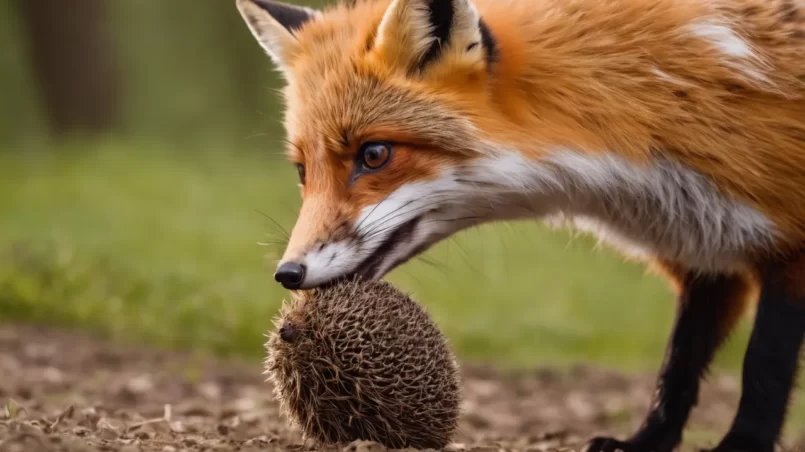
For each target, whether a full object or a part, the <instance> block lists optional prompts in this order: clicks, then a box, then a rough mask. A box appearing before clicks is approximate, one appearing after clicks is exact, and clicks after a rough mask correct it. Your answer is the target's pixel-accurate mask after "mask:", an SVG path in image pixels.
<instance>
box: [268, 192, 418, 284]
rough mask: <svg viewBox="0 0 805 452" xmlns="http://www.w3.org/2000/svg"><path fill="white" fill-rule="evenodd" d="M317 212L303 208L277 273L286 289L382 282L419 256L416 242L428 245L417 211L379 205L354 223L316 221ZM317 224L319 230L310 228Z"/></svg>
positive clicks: (334, 220)
mask: <svg viewBox="0 0 805 452" xmlns="http://www.w3.org/2000/svg"><path fill="white" fill-rule="evenodd" d="M305 210H306V212H305ZM305 213H307V215H306V214H305ZM318 214H319V212H317V211H315V210H312V209H303V213H302V214H301V215H300V217H299V220H298V221H297V225H296V226H295V227H294V231H293V232H292V234H291V240H290V242H289V246H288V248H287V249H286V252H285V255H284V256H283V258H282V260H281V261H280V263H279V264H278V266H277V269H276V271H275V273H274V279H275V280H276V281H277V282H278V283H280V284H282V286H283V287H284V288H286V289H290V290H298V289H312V288H315V287H319V286H323V285H326V284H330V283H333V282H335V281H337V280H340V279H347V278H362V279H367V280H373V279H377V278H380V277H382V276H383V275H385V274H386V273H388V271H390V270H391V269H393V268H394V267H396V266H397V265H399V264H400V263H402V262H403V261H405V260H408V258H410V257H412V255H414V254H416V253H418V252H419V249H417V248H416V247H412V246H411V244H412V243H421V242H423V241H425V240H423V239H424V237H423V236H422V232H423V230H422V229H421V228H420V226H421V222H422V219H423V215H421V214H419V215H417V214H414V212H413V211H412V212H408V213H406V211H405V209H402V210H399V211H398V210H396V209H395V210H385V211H382V210H381V209H380V206H379V205H378V206H372V207H371V208H370V209H369V210H368V212H363V213H362V214H361V215H360V216H359V217H358V218H357V219H356V220H354V221H348V220H343V219H330V220H323V221H322V220H319V221H316V217H318V216H319V215H318ZM314 223H318V227H313V228H311V225H312V224H314ZM333 224H337V225H338V226H336V227H333V226H332V225H333Z"/></svg>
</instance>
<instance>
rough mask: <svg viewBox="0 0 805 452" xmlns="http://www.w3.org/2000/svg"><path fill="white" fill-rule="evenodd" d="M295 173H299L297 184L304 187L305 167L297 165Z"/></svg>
mask: <svg viewBox="0 0 805 452" xmlns="http://www.w3.org/2000/svg"><path fill="white" fill-rule="evenodd" d="M296 172H297V173H299V183H300V184H302V185H305V165H303V164H301V163H297V164H296Z"/></svg>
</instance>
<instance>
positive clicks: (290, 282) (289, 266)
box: [274, 262, 305, 290]
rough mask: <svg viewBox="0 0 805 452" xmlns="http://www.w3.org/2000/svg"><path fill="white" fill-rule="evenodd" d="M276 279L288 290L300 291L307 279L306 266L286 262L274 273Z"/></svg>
mask: <svg viewBox="0 0 805 452" xmlns="http://www.w3.org/2000/svg"><path fill="white" fill-rule="evenodd" d="M274 279H275V280H277V282H278V283H280V284H282V287H284V288H286V289H290V290H293V289H298V288H299V286H301V285H302V281H303V280H304V279H305V266H304V265H301V264H297V263H296V262H286V263H284V264H282V265H280V266H279V268H278V269H277V271H276V272H275V273H274Z"/></svg>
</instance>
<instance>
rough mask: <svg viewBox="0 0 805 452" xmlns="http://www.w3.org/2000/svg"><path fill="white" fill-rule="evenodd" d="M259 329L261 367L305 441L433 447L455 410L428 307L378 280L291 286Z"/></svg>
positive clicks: (445, 437) (452, 380) (451, 377)
mask: <svg viewBox="0 0 805 452" xmlns="http://www.w3.org/2000/svg"><path fill="white" fill-rule="evenodd" d="M274 327H275V329H274V331H273V332H271V333H270V334H269V335H268V338H269V339H268V341H267V343H266V345H265V346H266V349H267V351H268V356H267V358H266V360H265V373H266V374H267V375H268V380H269V381H270V382H271V383H273V386H274V395H275V397H276V398H277V399H278V400H279V402H280V410H281V411H282V412H283V414H284V415H285V416H286V417H287V418H288V419H289V421H290V422H291V424H294V425H296V426H297V427H299V429H300V430H301V431H302V434H303V436H304V438H305V439H311V440H314V441H318V442H319V443H320V444H325V445H344V444H347V443H350V442H352V441H356V440H367V441H374V442H376V443H379V444H382V445H384V446H385V447H387V448H390V449H403V448H415V449H441V448H444V447H445V446H447V445H448V444H449V443H450V442H451V438H452V436H453V434H454V433H455V431H456V428H457V424H458V416H459V402H460V389H459V388H460V382H459V368H458V364H457V362H456V359H455V356H454V355H453V353H452V351H451V350H450V348H449V346H448V344H447V340H446V338H445V336H444V335H443V334H442V332H441V331H440V330H439V328H438V327H437V325H436V324H435V323H434V322H433V320H432V319H431V318H430V316H429V315H428V313H427V312H426V311H425V309H423V308H422V307H421V306H420V305H419V304H418V303H417V302H415V301H414V300H413V299H412V298H411V297H410V296H409V295H407V294H405V293H403V292H401V291H400V290H398V289H397V288H395V287H394V286H393V285H391V284H390V283H388V282H385V281H382V280H381V281H361V280H357V279H353V280H344V281H341V282H339V283H336V284H333V285H330V286H329V287H325V288H319V289H314V290H312V291H304V292H297V293H294V295H293V296H292V297H291V302H290V303H283V307H282V309H281V310H280V314H279V315H278V316H277V317H276V318H275V319H274Z"/></svg>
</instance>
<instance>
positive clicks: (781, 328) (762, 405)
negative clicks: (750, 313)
mask: <svg viewBox="0 0 805 452" xmlns="http://www.w3.org/2000/svg"><path fill="white" fill-rule="evenodd" d="M762 284H763V286H762V289H761V292H760V301H759V304H758V308H757V314H756V317H755V324H754V328H753V331H752V335H751V337H750V339H749V346H748V348H747V350H746V355H745V356H744V363H743V378H742V381H743V387H742V393H741V400H740V403H739V405H738V412H737V414H736V416H735V418H734V420H733V423H732V427H731V428H730V430H729V432H728V433H727V434H726V436H725V437H724V438H723V439H722V440H721V442H720V443H719V444H718V446H716V447H715V449H713V451H714V452H716V451H717V452H725V451H752V452H755V451H757V452H771V451H773V450H774V447H775V445H776V443H777V441H778V439H779V436H780V433H781V431H782V428H783V424H784V422H785V414H786V410H787V408H788V401H789V398H790V396H791V391H792V388H793V386H794V382H795V380H796V374H797V367H798V363H799V353H800V349H801V347H802V341H803V335H805V257H802V258H800V261H799V262H788V263H787V264H785V265H777V266H775V267H774V268H773V269H772V270H771V271H770V272H769V273H768V274H767V275H766V276H764V278H763V279H762Z"/></svg>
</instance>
